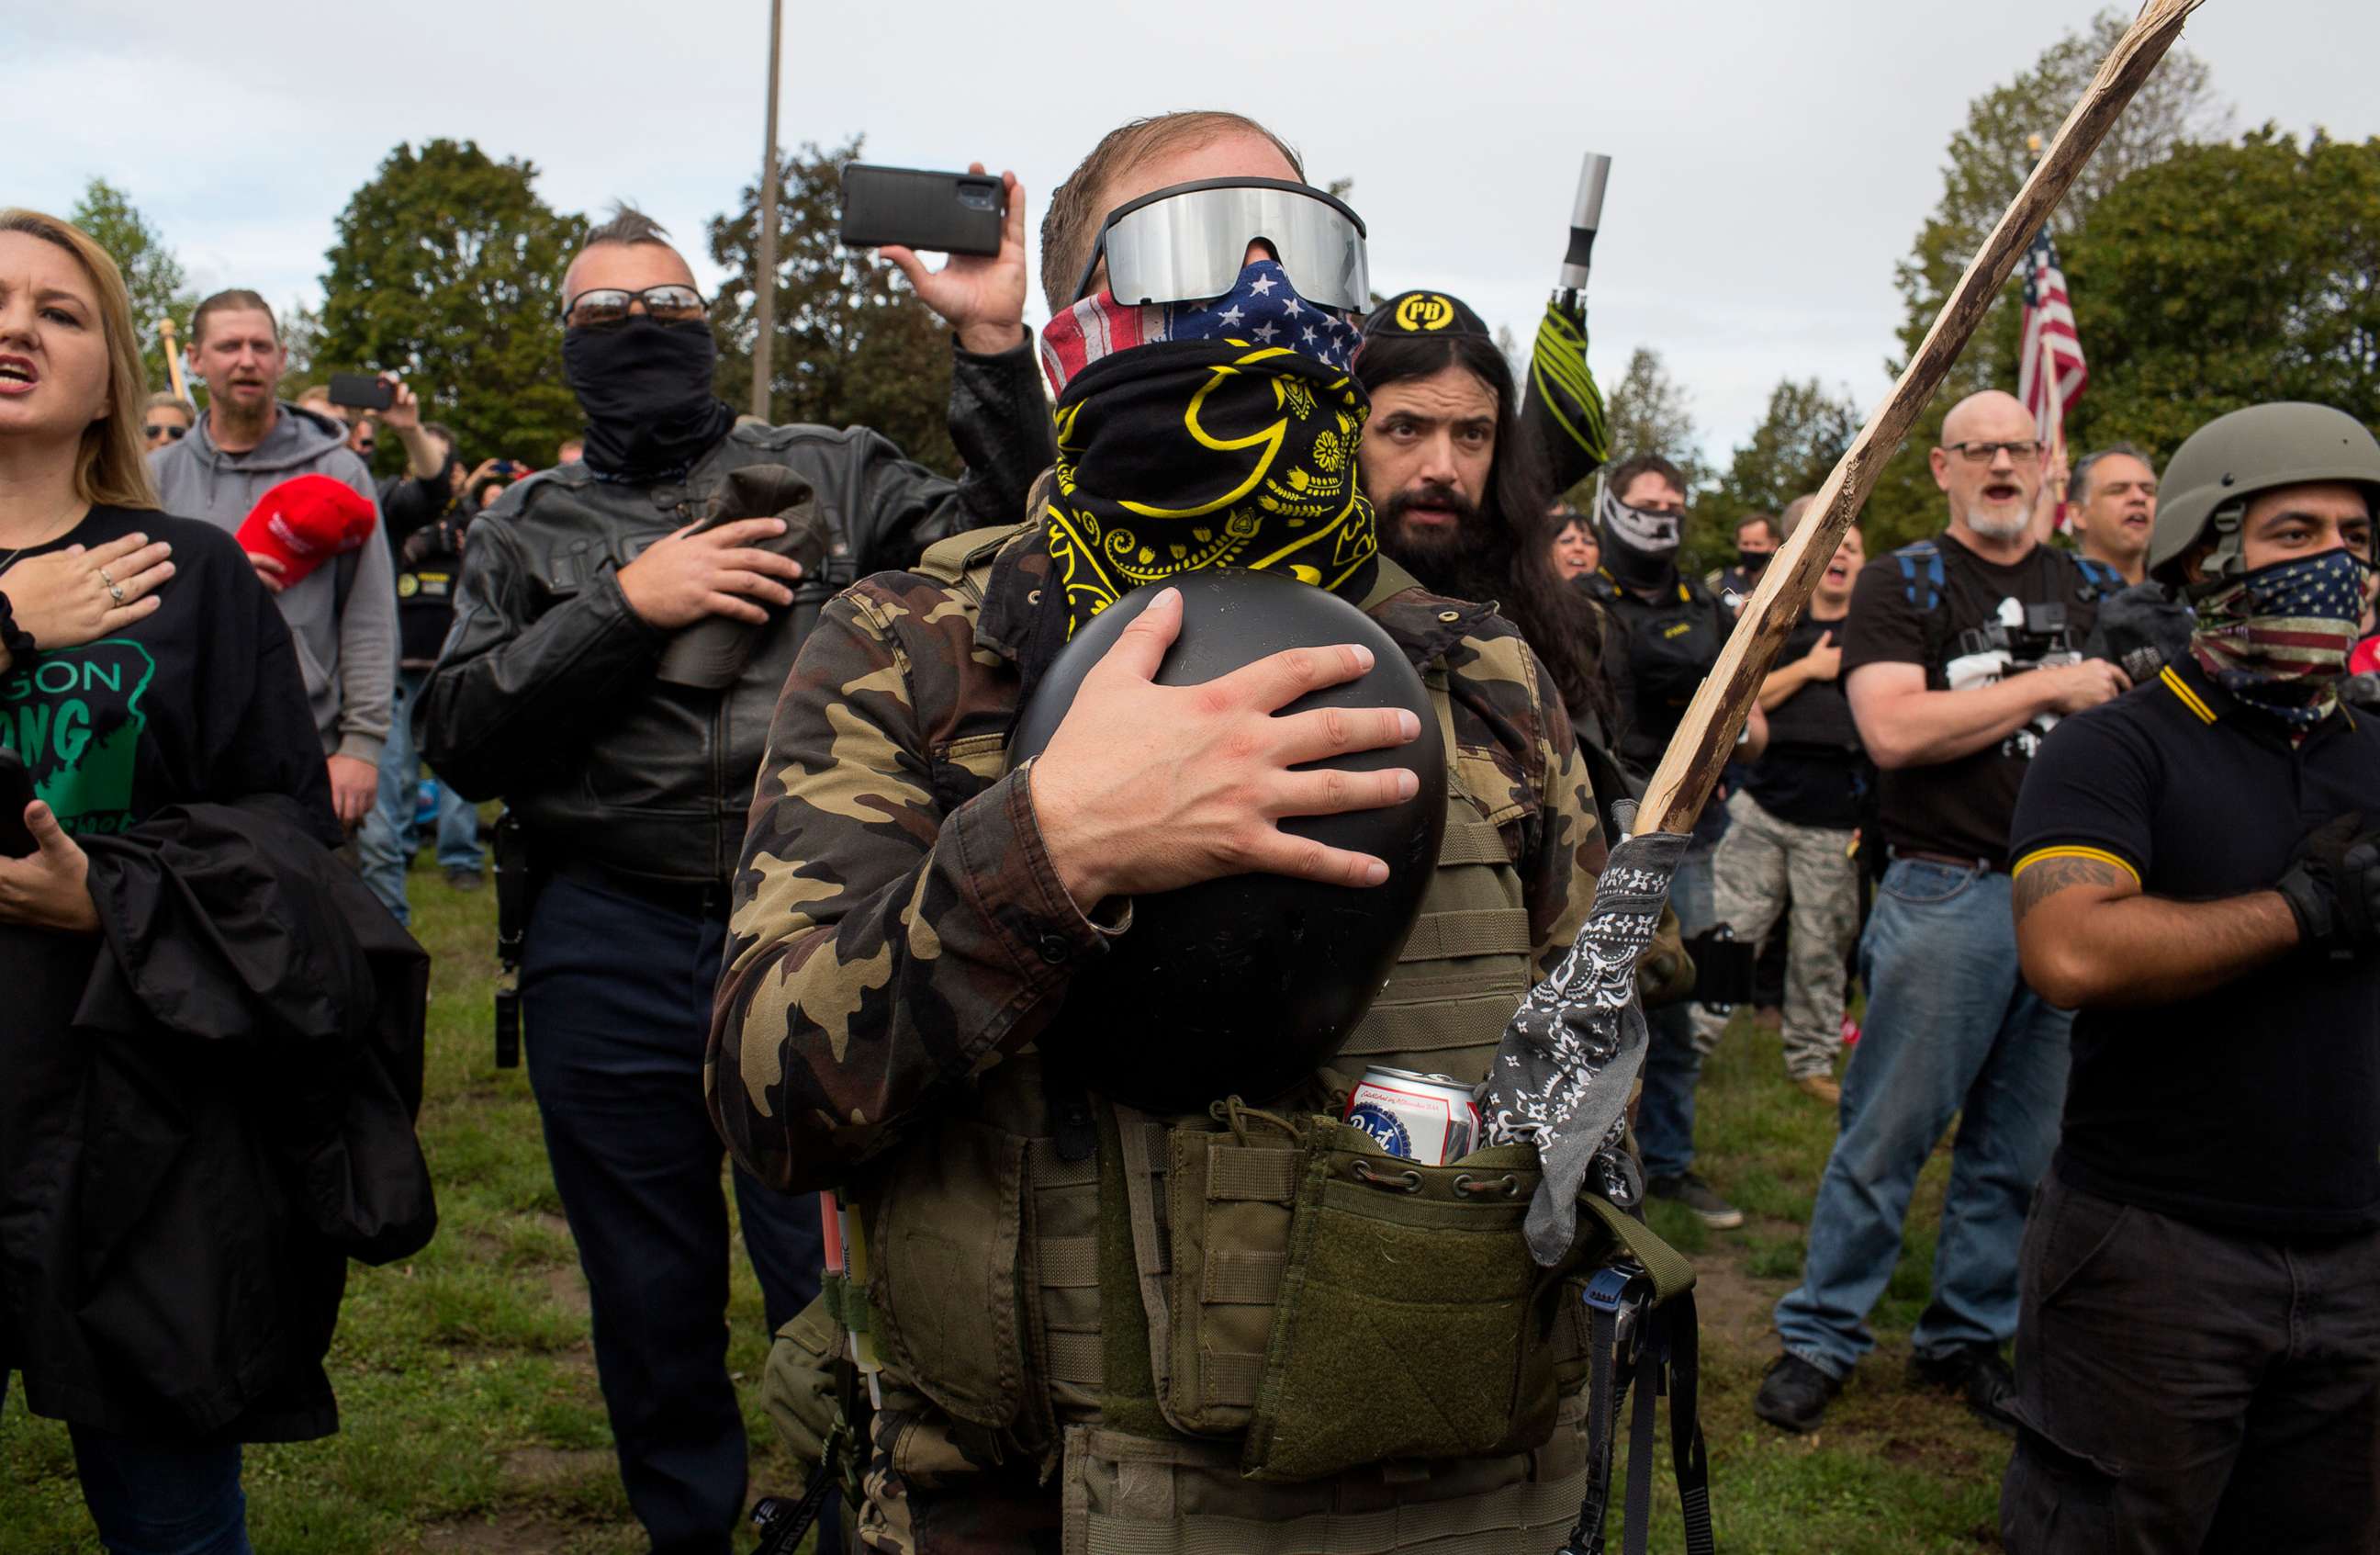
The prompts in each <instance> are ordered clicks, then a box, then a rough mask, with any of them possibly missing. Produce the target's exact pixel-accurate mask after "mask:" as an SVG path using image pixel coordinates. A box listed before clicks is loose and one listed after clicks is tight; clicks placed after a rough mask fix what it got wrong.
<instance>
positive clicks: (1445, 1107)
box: [1346, 1063, 1479, 1166]
mask: <svg viewBox="0 0 2380 1555" xmlns="http://www.w3.org/2000/svg"><path fill="white" fill-rule="evenodd" d="M1346 1121H1347V1122H1349V1123H1351V1124H1354V1125H1355V1126H1356V1127H1357V1128H1360V1129H1362V1130H1363V1131H1364V1132H1365V1133H1366V1134H1368V1135H1370V1136H1372V1137H1373V1138H1374V1139H1377V1140H1378V1141H1379V1145H1380V1148H1382V1149H1384V1150H1386V1151H1388V1152H1389V1154H1390V1155H1392V1156H1398V1157H1401V1158H1403V1160H1409V1161H1412V1162H1414V1163H1415V1164H1416V1165H1419V1166H1444V1165H1445V1164H1446V1163H1447V1162H1448V1161H1451V1160H1461V1159H1462V1158H1463V1157H1464V1156H1467V1155H1469V1154H1470V1153H1471V1147H1472V1144H1473V1142H1474V1141H1475V1140H1476V1139H1477V1138H1478V1137H1479V1108H1478V1106H1477V1104H1475V1102H1473V1100H1472V1099H1471V1087H1469V1086H1466V1085H1464V1084H1463V1082H1462V1081H1460V1080H1458V1079H1455V1078H1453V1077H1452V1076H1451V1075H1417V1074H1415V1073H1414V1072H1413V1071H1412V1070H1410V1069H1388V1068H1383V1067H1382V1066H1381V1065H1379V1064H1377V1063H1376V1064H1374V1065H1372V1066H1371V1067H1370V1068H1369V1069H1366V1070H1365V1071H1364V1078H1363V1081H1362V1083H1361V1084H1359V1085H1357V1086H1356V1087H1355V1088H1354V1090H1353V1091H1352V1092H1350V1093H1349V1094H1348V1097H1347V1114H1346Z"/></svg>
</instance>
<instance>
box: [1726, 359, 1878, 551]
mask: <svg viewBox="0 0 2380 1555" xmlns="http://www.w3.org/2000/svg"><path fill="white" fill-rule="evenodd" d="M1863 419H1864V416H1863V414H1862V412H1861V409H1860V406H1859V402H1858V401H1857V400H1855V399H1853V398H1852V393H1851V390H1850V389H1849V388H1848V387H1844V388H1841V389H1840V390H1838V391H1836V392H1834V393H1829V392H1828V389H1827V387H1826V385H1825V384H1823V383H1820V382H1819V381H1818V380H1816V379H1815V378H1812V379H1809V380H1807V381H1806V382H1800V383H1797V382H1795V381H1794V380H1792V379H1791V378H1788V379H1785V380H1783V381H1782V382H1780V383H1779V384H1778V385H1777V387H1776V388H1775V389H1773V390H1771V391H1770V392H1769V395H1768V414H1767V416H1766V417H1764V418H1762V419H1761V422H1760V425H1758V426H1757V427H1755V428H1754V429H1753V431H1752V436H1751V438H1750V439H1749V440H1748V441H1747V442H1745V443H1743V445H1742V446H1740V447H1738V448H1737V449H1736V450H1735V454H1734V456H1733V457H1732V458H1731V459H1730V461H1729V463H1728V468H1727V472H1726V473H1725V474H1724V475H1722V476H1720V477H1719V478H1718V485H1717V486H1716V487H1715V488H1714V489H1713V490H1712V491H1711V492H1710V493H1709V494H1708V495H1706V497H1704V498H1703V499H1702V500H1701V501H1700V502H1698V503H1696V504H1694V523H1693V524H1692V525H1690V526H1689V527H1688V531H1687V544H1688V545H1689V546H1690V547H1692V548H1694V549H1696V550H1697V551H1699V552H1700V553H1703V554H1706V555H1707V554H1710V553H1713V552H1714V551H1716V552H1718V553H1732V552H1733V551H1734V549H1735V527H1736V525H1738V524H1739V523H1741V522H1743V518H1744V516H1746V515H1748V514H1753V513H1767V514H1772V515H1773V514H1778V513H1781V512H1783V511H1784V509H1785V504H1787V503H1790V502H1791V501H1792V500H1793V499H1794V498H1795V497H1798V496H1802V495H1803V494H1805V493H1807V492H1815V491H1816V490H1817V489H1818V485H1819V483H1820V482H1821V481H1823V480H1826V478H1827V472H1828V471H1829V470H1831V469H1833V468H1835V461H1836V460H1837V459H1840V458H1841V457H1842V456H1843V450H1844V449H1846V448H1848V447H1850V446H1851V445H1852V438H1853V437H1855V436H1857V435H1858V433H1859V429H1860V422H1861V421H1862V420H1863Z"/></svg>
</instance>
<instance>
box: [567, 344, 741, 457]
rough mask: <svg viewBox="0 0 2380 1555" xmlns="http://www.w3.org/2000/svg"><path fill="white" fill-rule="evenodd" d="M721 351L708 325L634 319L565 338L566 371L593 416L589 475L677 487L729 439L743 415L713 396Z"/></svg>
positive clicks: (589, 423)
mask: <svg viewBox="0 0 2380 1555" xmlns="http://www.w3.org/2000/svg"><path fill="white" fill-rule="evenodd" d="M718 358H719V347H718V346H717V345H716V344H714V343H713V342H712V340H711V338H710V325H709V324H707V323H704V322H700V321H689V322H684V323H674V324H672V323H663V322H661V321H660V320H659V319H653V318H648V317H644V316H642V315H637V314H631V315H629V317H628V318H627V319H625V320H624V321H623V322H619V323H616V324H598V325H592V326H589V327H585V328H580V329H569V330H565V331H564V332H563V334H562V371H563V376H564V377H565V378H567V379H568V380H569V382H570V392H571V393H572V394H574V395H577V396H578V407H579V408H580V409H582V410H584V411H586V412H587V454H586V458H587V468H589V469H591V470H593V471H594V472H595V473H596V474H598V475H601V476H604V477H607V478H609V479H611V480H634V481H639V482H654V481H662V480H675V479H676V478H677V477H679V476H682V475H684V474H685V473H686V470H687V469H688V468H691V467H692V466H693V464H694V461H695V460H697V459H698V458H700V457H702V456H703V453H704V451H705V450H707V449H709V448H710V445H711V444H712V443H716V442H718V441H719V440H720V439H721V438H722V437H724V436H726V435H727V430H728V429H729V428H730V427H732V426H734V425H735V411H733V410H731V409H729V408H728V407H727V405H726V404H725V402H724V401H722V400H721V399H720V398H719V397H718V396H717V395H713V394H712V393H711V392H710V371H711V369H712V367H713V366H714V365H716V363H717V361H718Z"/></svg>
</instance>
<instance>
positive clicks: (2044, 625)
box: [1943, 599, 2076, 691]
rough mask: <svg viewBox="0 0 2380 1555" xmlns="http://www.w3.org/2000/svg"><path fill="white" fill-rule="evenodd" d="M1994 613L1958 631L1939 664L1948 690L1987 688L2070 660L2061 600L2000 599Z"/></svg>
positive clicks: (2064, 613) (2070, 653)
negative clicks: (1945, 660)
mask: <svg viewBox="0 0 2380 1555" xmlns="http://www.w3.org/2000/svg"><path fill="white" fill-rule="evenodd" d="M1994 617H1995V618H1994V619H1993V620H1991V621H1989V622H1987V623H1985V625H1983V626H1971V627H1969V628H1967V629H1966V630H1965V631H1962V632H1961V633H1960V634H1959V638H1958V642H1957V644H1956V645H1955V647H1956V650H1955V651H1954V652H1953V653H1952V654H1951V656H1950V659H1949V662H1948V663H1947V664H1945V665H1944V666H1943V678H1944V680H1945V681H1946V682H1947V683H1948V684H1949V688H1950V689H1951V690H1953V691H1963V690H1965V689H1967V688H1968V687H1970V686H1988V685H1990V684H1991V683H1992V682H1994V681H1996V680H1998V679H2000V678H2001V677H2002V676H2004V675H2010V674H2017V673H2019V672H2020V671H2023V670H2037V669H2040V668H2041V667H2043V666H2044V665H2046V664H2052V663H2070V662H2073V661H2074V659H2075V657H2076V655H2075V652H2074V646H2073V643H2072V642H2071V641H2070V632H2069V630H2068V626H2067V620H2066V606H2065V605H2064V604H2062V603H2058V602H2056V601H2052V602H2051V603H2048V604H2025V603H2022V601H2017V600H2014V599H2006V600H2002V601H2000V602H1999V608H1998V610H1997V611H1996V612H1994Z"/></svg>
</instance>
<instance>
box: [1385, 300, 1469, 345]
mask: <svg viewBox="0 0 2380 1555" xmlns="http://www.w3.org/2000/svg"><path fill="white" fill-rule="evenodd" d="M1384 334H1425V335H1427V334H1435V335H1452V334H1475V335H1478V336H1479V337H1481V338H1482V339H1487V338H1488V326H1487V325H1486V324H1485V323H1483V322H1480V318H1479V315H1478V314H1476V313H1474V312H1473V311H1472V310H1471V305H1470V304H1469V303H1466V302H1464V301H1463V299H1462V298H1459V297H1449V296H1447V295H1446V294H1445V293H1444V292H1399V293H1398V294H1397V295H1396V296H1394V297H1392V298H1389V300H1388V301H1386V302H1383V303H1382V304H1380V305H1379V306H1378V308H1375V309H1373V310H1372V316H1371V317H1370V318H1368V319H1366V320H1365V321H1364V335H1365V338H1366V339H1372V338H1375V337H1378V336H1379V335H1384Z"/></svg>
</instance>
